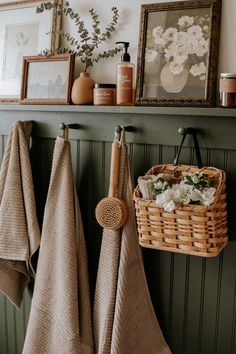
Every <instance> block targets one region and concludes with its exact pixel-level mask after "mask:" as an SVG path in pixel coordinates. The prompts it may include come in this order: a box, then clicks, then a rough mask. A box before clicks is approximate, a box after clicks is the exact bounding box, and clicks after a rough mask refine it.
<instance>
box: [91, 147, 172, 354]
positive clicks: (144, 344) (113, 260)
mask: <svg viewBox="0 0 236 354" xmlns="http://www.w3.org/2000/svg"><path fill="white" fill-rule="evenodd" d="M120 167H121V168H120V178H119V181H120V182H119V196H122V193H123V196H124V200H126V202H127V204H128V207H129V218H128V220H127V222H126V224H125V225H124V227H123V229H122V230H119V231H112V230H107V229H104V232H103V240H102V247H101V254H100V260H99V269H98V276H97V283H96V291H95V301H94V334H95V344H96V352H97V353H98V354H130V353H132V354H144V353H147V354H170V353H171V351H170V349H169V347H168V345H167V344H166V342H165V339H164V337H163V334H162V331H161V329H160V327H159V324H158V321H157V319H156V316H155V312H154V309H153V306H152V303H151V299H150V295H149V290H148V286H147V282H146V277H145V272H144V267H143V263H142V256H141V252H140V248H139V245H138V235H137V230H136V221H135V214H134V206H133V201H132V194H133V184H132V180H131V176H130V173H129V168H128V165H127V146H126V145H125V144H122V145H121V160H120Z"/></svg>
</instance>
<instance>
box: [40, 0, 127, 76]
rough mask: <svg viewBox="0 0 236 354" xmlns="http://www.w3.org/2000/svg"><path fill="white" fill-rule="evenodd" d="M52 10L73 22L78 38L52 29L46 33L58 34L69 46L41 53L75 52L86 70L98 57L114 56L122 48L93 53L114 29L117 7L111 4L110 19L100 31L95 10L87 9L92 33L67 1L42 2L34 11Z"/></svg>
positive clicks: (117, 17)
mask: <svg viewBox="0 0 236 354" xmlns="http://www.w3.org/2000/svg"><path fill="white" fill-rule="evenodd" d="M51 10H53V11H54V15H61V16H65V17H66V16H68V17H69V18H70V19H71V20H72V21H73V22H74V24H75V28H76V30H77V36H78V38H75V37H74V36H71V35H70V33H68V32H64V31H56V30H53V31H51V32H49V33H47V34H51V35H54V36H55V35H58V36H59V38H60V39H61V38H63V39H65V40H66V41H67V42H68V44H69V47H70V48H68V47H59V48H58V49H53V50H52V51H51V50H49V49H45V50H43V52H42V54H43V55H49V53H50V55H52V54H58V53H75V55H76V56H77V57H78V58H79V59H80V61H81V63H82V64H83V65H84V71H87V69H88V68H89V67H92V66H93V65H94V63H97V62H98V61H99V60H100V59H105V58H107V59H108V58H111V57H114V56H115V55H116V54H117V53H119V52H120V51H121V50H122V47H114V48H112V49H109V50H107V51H102V52H99V53H95V51H96V50H97V49H98V48H99V47H100V46H101V45H102V43H103V42H105V41H106V40H109V39H110V38H111V36H112V34H113V32H114V31H115V30H116V27H117V25H118V19H119V12H118V9H117V7H115V6H113V7H112V8H111V11H112V14H113V15H112V20H111V21H110V23H109V24H108V25H107V26H106V27H105V30H104V31H102V30H101V28H100V20H99V16H98V14H97V13H96V11H95V10H94V9H93V8H92V9H90V10H89V14H90V17H91V21H92V28H93V30H92V33H89V31H88V29H87V28H86V27H85V24H84V21H83V20H82V19H81V16H80V15H79V13H77V12H75V11H74V10H73V9H72V8H71V7H70V4H69V2H68V1H66V2H65V4H64V5H62V4H57V3H51V2H43V3H41V4H40V5H39V6H38V7H37V10H36V12H37V13H42V12H44V11H51Z"/></svg>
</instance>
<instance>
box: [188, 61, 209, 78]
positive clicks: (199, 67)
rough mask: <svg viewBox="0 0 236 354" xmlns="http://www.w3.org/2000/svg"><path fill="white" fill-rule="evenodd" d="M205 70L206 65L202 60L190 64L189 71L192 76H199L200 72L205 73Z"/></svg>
mask: <svg viewBox="0 0 236 354" xmlns="http://www.w3.org/2000/svg"><path fill="white" fill-rule="evenodd" d="M206 70H207V68H206V65H205V63H204V62H203V61H202V62H201V63H200V64H199V65H198V64H195V65H192V67H191V68H190V70H189V71H190V73H191V74H192V75H193V76H200V75H202V74H206Z"/></svg>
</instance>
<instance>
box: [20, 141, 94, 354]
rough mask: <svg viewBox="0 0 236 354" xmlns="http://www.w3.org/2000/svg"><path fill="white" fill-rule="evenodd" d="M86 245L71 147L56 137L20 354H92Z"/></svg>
mask: <svg viewBox="0 0 236 354" xmlns="http://www.w3.org/2000/svg"><path fill="white" fill-rule="evenodd" d="M91 322H92V321H91V308H90V295H89V285H88V270H87V256H86V246H85V240H84V234H83V227H82V220H81V215H80V208H79V203H78V199H77V194H76V191H75V186H74V180H73V173H72V162H71V147H70V143H69V141H68V140H66V139H64V138H61V137H57V140H56V143H55V149H54V154H53V163H52V172H51V178H50V184H49V190H48V196H47V201H46V206H45V212H44V219H43V228H42V238H41V246H40V253H39V259H38V267H37V274H36V279H35V288H34V294H33V299H32V305H31V311H30V318H29V323H28V328H27V333H26V338H25V343H24V349H23V353H24V354H35V353H37V354H67V353H70V354H92V353H93V337H92V324H91Z"/></svg>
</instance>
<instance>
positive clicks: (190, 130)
mask: <svg viewBox="0 0 236 354" xmlns="http://www.w3.org/2000/svg"><path fill="white" fill-rule="evenodd" d="M197 131H198V130H197V129H195V128H191V127H188V128H184V127H181V128H179V129H178V133H179V134H181V135H183V137H182V140H181V144H180V147H179V149H178V152H177V155H176V156H175V159H174V162H173V164H174V165H175V166H176V165H178V163H179V156H180V152H181V149H182V146H183V143H184V140H185V138H186V136H187V135H188V134H189V135H192V137H193V143H194V149H195V153H196V158H197V164H198V167H199V168H200V167H202V166H203V164H202V158H201V152H200V148H199V145H198V141H197Z"/></svg>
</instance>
